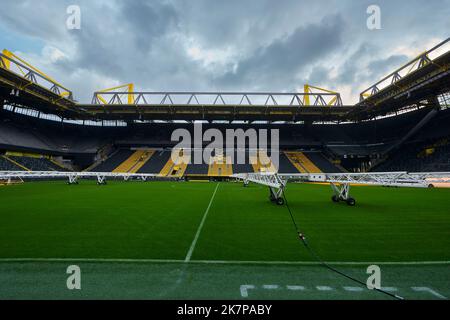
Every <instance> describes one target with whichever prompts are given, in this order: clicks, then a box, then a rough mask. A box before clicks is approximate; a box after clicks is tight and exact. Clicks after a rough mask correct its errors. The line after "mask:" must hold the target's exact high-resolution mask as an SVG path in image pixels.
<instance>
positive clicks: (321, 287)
mask: <svg viewBox="0 0 450 320" xmlns="http://www.w3.org/2000/svg"><path fill="white" fill-rule="evenodd" d="M316 288H317V290H319V291H332V290H334V289H333V288H332V287H329V286H316Z"/></svg>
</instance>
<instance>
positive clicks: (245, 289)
mask: <svg viewBox="0 0 450 320" xmlns="http://www.w3.org/2000/svg"><path fill="white" fill-rule="evenodd" d="M250 289H255V286H254V285H252V284H243V285H241V287H240V290H241V297H243V298H248V290H250Z"/></svg>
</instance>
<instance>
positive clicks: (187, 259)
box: [184, 182, 220, 262]
mask: <svg viewBox="0 0 450 320" xmlns="http://www.w3.org/2000/svg"><path fill="white" fill-rule="evenodd" d="M219 184H220V182H219V183H217V185H216V188H215V189H214V193H213V195H212V197H211V199H210V200H209V204H208V208H206V211H205V214H204V215H203V218H202V221H201V222H200V225H199V226H198V229H197V233H196V234H195V237H194V240H193V241H192V244H191V247H190V248H189V251H188V253H187V255H186V258H185V259H184V261H185V262H189V261H190V260H191V257H192V253H193V252H194V249H195V245H196V244H197V240H198V237H199V236H200V232H201V231H202V229H203V225H204V224H205V220H206V216H207V215H208V212H209V209H210V208H211V204H212V202H213V200H214V197H215V196H216V192H217V189H219Z"/></svg>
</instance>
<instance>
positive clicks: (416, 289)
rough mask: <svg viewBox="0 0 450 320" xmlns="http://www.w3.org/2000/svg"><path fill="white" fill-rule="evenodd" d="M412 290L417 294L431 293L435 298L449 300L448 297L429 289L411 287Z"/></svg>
mask: <svg viewBox="0 0 450 320" xmlns="http://www.w3.org/2000/svg"><path fill="white" fill-rule="evenodd" d="M411 289H413V290H414V291H416V292H429V293H431V294H432V295H433V296H435V297H438V298H439V299H447V297H445V296H443V295H442V294H440V293H438V292H436V291H434V290H433V289H431V288H428V287H411Z"/></svg>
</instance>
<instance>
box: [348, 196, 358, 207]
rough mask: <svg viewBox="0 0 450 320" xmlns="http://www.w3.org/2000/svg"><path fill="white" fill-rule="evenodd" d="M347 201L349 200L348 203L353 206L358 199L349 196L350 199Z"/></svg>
mask: <svg viewBox="0 0 450 320" xmlns="http://www.w3.org/2000/svg"><path fill="white" fill-rule="evenodd" d="M346 202H347V204H348V205H349V206H351V207H353V206H354V205H355V204H356V200H355V199H353V198H348V199H347V200H346Z"/></svg>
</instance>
